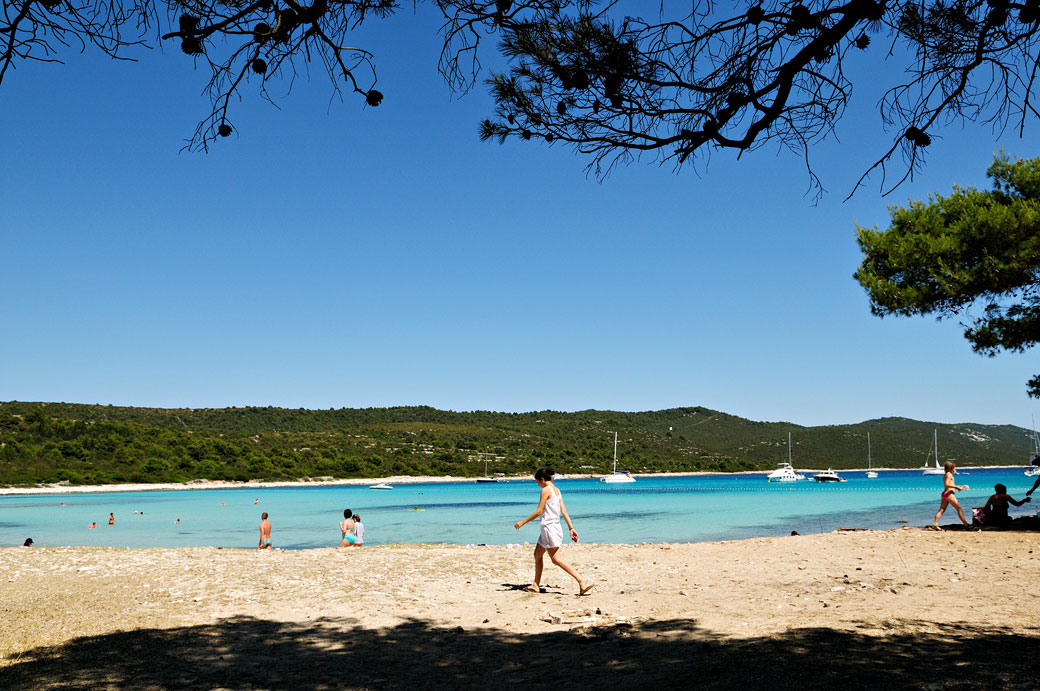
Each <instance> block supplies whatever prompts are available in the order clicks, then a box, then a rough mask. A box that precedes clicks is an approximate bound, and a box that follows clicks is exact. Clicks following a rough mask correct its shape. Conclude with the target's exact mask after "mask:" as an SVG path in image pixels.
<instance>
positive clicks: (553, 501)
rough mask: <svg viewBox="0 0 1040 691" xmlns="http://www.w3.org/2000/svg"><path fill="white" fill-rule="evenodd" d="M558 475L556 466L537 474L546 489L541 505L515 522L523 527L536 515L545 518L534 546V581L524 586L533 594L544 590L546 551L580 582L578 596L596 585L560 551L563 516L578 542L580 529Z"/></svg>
mask: <svg viewBox="0 0 1040 691" xmlns="http://www.w3.org/2000/svg"><path fill="white" fill-rule="evenodd" d="M555 474H556V471H554V470H553V469H552V468H541V469H539V470H538V471H537V472H536V473H535V474H534V480H535V482H537V483H538V486H539V487H541V488H542V492H541V495H540V496H539V498H538V508H537V509H535V511H534V513H532V514H531V515H530V516H528V517H527V518H525V519H524V520H522V521H517V522H516V523H514V524H513V527H514V528H516V529H517V530H520V528H521V527H522V526H523V525H524V524H525V523H529V522H531V521H533V520H534V519H536V518H540V519H541V520H540V523H541V528H542V530H541V533H539V535H538V544H537V545H535V548H534V583H532V584H531V585H529V586H527V587H526V588H524V590H526V591H528V592H531V593H540V592H542V586H541V582H542V561H543V557H544V556H545V553H546V552H548V553H549V558H550V559H551V560H552V563H554V564H556V565H557V566H559V567H560V568H561V569H563V570H564V571H566V572H567V573H568V574H569V575H570V577H571V578H573V579H574V580H576V581H577V582H578V595H584V594H585V593H587V592H589V591H590V590H592V586H593V584H592V583H589V582H588V581H586V580H585V579H584V578H582V577H581V576H579V575H578V572H577V571H575V570H574V567H572V566H571V565H570V564H568V563H567V562H566V561H564V559H563V557H561V556H560V555H559V554H558V552H559V551H560V547H561V546H562V545H563V530H562V529H561V527H560V516H563V518H564V520H565V521H567V527H568V528H570V530H571V540H573V541H574V542H577V541H578V531H577V530H575V529H574V524H573V523H571V517H570V514H568V513H567V507H566V506H564V505H563V495H562V494H560V490H559V489H557V488H556V485H554V484H553V481H552V478H553V475H555Z"/></svg>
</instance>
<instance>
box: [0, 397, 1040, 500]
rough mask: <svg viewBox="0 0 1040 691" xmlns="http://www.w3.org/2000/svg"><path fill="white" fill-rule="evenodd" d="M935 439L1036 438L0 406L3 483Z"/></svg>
mask: <svg viewBox="0 0 1040 691" xmlns="http://www.w3.org/2000/svg"><path fill="white" fill-rule="evenodd" d="M933 428H938V430H939V434H940V437H939V448H940V452H941V454H942V457H943V459H944V460H945V459H946V458H952V459H955V460H956V461H957V462H958V463H959V464H961V465H982V464H992V465H1014V464H1024V463H1025V462H1026V458H1027V456H1028V453H1029V450H1030V449H1031V439H1032V433H1031V432H1030V431H1029V430H1025V429H1022V428H1020V427H1014V426H1010V425H1004V426H993V425H975V424H959V425H935V424H932V423H927V422H918V421H915V420H907V419H905V418H886V419H881V420H871V421H868V422H863V423H859V424H855V425H837V426H827V427H800V426H798V425H793V424H790V423H786V422H753V421H751V420H746V419H743V418H739V417H735V416H732V415H727V414H725V413H721V412H718V411H714V410H710V409H707V408H700V407H695V408H676V409H671V410H660V411H651V412H640V413H624V412H615V411H597V410H586V411H580V412H575V413H562V412H556V411H541V412H530V413H496V412H488V411H476V412H465V413H459V412H453V411H444V410H436V409H434V408H429V407H424V406H418V407H398V408H365V409H348V408H341V409H338V410H304V409H287V408H271V407H265V408H218V409H200V410H192V409H158V408H130V407H115V406H102V405H82V404H67V403H25V402H18V401H12V402H8V403H0V484H9V485H20V484H35V483H45V482H60V481H67V482H69V483H71V484H99V483H120V482H184V481H189V480H194V479H200V478H206V479H210V480H249V479H263V480H296V479H299V478H303V477H312V478H313V477H333V478H353V477H383V476H389V475H412V476H416V475H452V476H456V477H476V476H479V475H482V474H483V473H484V460H483V459H484V457H485V455H486V456H487V457H488V458H489V459H490V461H489V464H488V470H489V472H499V473H506V474H510V475H512V474H523V475H526V474H529V473H530V472H532V471H533V470H534V469H535V468H538V467H540V466H545V465H548V466H551V467H553V468H555V469H556V470H557V471H559V472H563V473H603V472H608V471H609V470H610V467H611V463H612V457H613V440H614V437H613V432H614V431H615V430H617V431H618V432H619V433H620V443H619V447H618V456H619V466H620V467H621V468H623V469H625V470H630V471H633V472H639V473H643V472H684V471H714V472H735V471H742V470H767V469H771V468H773V467H775V465H776V463H778V462H780V461H783V460H786V458H787V434H788V432H791V433H792V437H793V441H794V448H793V451H792V456H793V460H794V463H795V466H796V467H799V468H827V467H832V468H835V469H850V468H863V467H865V465H866V435H867V433H868V432H869V433H870V439H871V448H872V456H873V462H874V465H875V466H884V467H905V468H908V467H919V466H921V465H923V464H924V462H925V458H926V457H927V455H928V450H929V448H930V445H931V440H932V430H933Z"/></svg>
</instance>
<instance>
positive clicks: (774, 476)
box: [766, 432, 805, 482]
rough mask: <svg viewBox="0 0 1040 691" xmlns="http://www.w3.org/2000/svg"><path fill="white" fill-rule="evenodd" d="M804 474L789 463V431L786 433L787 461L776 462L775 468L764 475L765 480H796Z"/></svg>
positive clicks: (801, 478) (800, 478)
mask: <svg viewBox="0 0 1040 691" xmlns="http://www.w3.org/2000/svg"><path fill="white" fill-rule="evenodd" d="M804 479H805V476H804V475H802V474H801V473H799V472H798V471H797V470H795V469H794V466H793V465H791V433H790V432H788V433H787V463H777V464H776V470H774V471H773V472H771V473H769V475H766V481H767V482H797V481H798V480H804Z"/></svg>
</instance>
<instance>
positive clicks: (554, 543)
mask: <svg viewBox="0 0 1040 691" xmlns="http://www.w3.org/2000/svg"><path fill="white" fill-rule="evenodd" d="M552 492H553V493H552V496H550V497H549V499H548V500H547V501H546V502H545V509H543V510H542V519H541V523H542V532H541V533H540V534H539V535H538V544H539V545H541V546H542V547H545V548H546V549H551V548H553V547H559V546H560V545H562V544H563V528H562V527H561V526H560V490H558V489H556V488H555V487H553V488H552Z"/></svg>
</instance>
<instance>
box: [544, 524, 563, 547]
mask: <svg viewBox="0 0 1040 691" xmlns="http://www.w3.org/2000/svg"><path fill="white" fill-rule="evenodd" d="M538 544H539V545H541V546H542V547H545V548H546V549H551V548H553V547H559V546H560V545H562V544H563V526H561V525H560V524H559V523H542V532H541V533H539V535H538Z"/></svg>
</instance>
